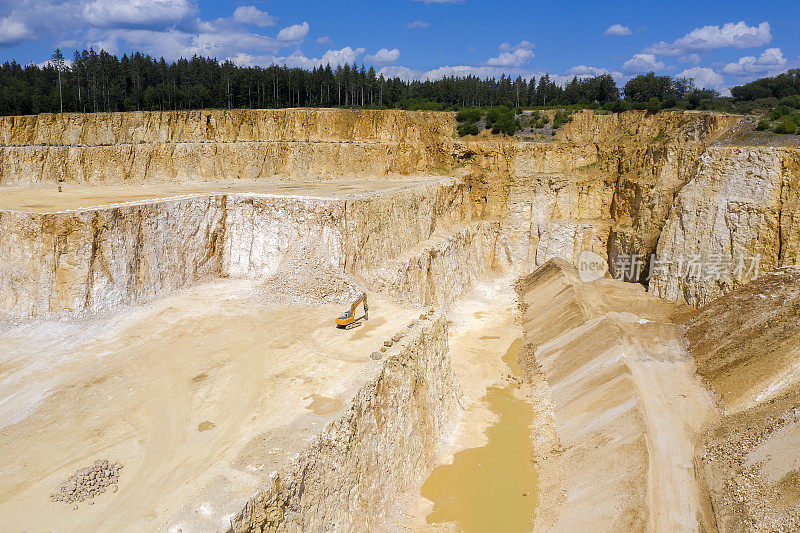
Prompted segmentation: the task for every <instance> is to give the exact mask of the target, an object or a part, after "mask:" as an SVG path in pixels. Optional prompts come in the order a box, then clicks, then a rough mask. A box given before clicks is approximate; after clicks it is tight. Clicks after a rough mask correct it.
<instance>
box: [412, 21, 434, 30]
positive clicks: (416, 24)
mask: <svg viewBox="0 0 800 533" xmlns="http://www.w3.org/2000/svg"><path fill="white" fill-rule="evenodd" d="M430 27H431V23H430V22H425V21H423V20H415V21H414V22H406V28H411V29H412V30H415V29H416V30H421V29H425V28H430Z"/></svg>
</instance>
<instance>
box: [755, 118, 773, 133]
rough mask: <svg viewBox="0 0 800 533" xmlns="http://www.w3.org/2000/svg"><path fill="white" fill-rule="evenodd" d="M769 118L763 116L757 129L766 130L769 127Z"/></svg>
mask: <svg viewBox="0 0 800 533" xmlns="http://www.w3.org/2000/svg"><path fill="white" fill-rule="evenodd" d="M769 124H770V122H769V120H767V119H766V118H762V119H761V120H759V121H758V125H757V126H756V131H765V130H768V129H769Z"/></svg>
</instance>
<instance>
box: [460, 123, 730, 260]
mask: <svg viewBox="0 0 800 533" xmlns="http://www.w3.org/2000/svg"><path fill="white" fill-rule="evenodd" d="M737 120H738V119H737V117H733V116H722V115H712V114H702V113H681V112H669V113H658V114H655V115H646V114H645V113H643V112H630V113H621V114H613V115H595V114H593V113H591V112H581V113H576V114H575V115H573V120H572V122H570V123H568V124H567V125H565V126H564V128H563V130H562V131H561V132H559V134H558V135H557V136H556V137H555V139H553V140H551V141H547V142H544V141H542V142H512V141H490V142H486V141H465V142H461V143H457V144H456V154H457V157H458V160H459V161H460V162H462V164H464V165H465V169H466V170H465V171H464V174H465V177H466V180H467V182H468V184H469V185H470V194H471V200H472V204H473V209H474V211H475V212H476V213H477V214H479V216H481V217H483V218H488V219H492V220H498V221H499V226H498V249H497V253H496V259H497V261H498V265H499V266H502V265H503V264H505V266H506V267H507V268H512V267H511V265H514V267H513V268H514V270H515V271H516V272H518V273H522V274H524V273H527V272H530V271H531V270H532V268H535V267H536V266H538V265H541V264H543V263H544V262H546V261H547V260H549V259H550V258H552V257H561V258H563V259H567V260H569V261H575V260H576V259H577V256H578V254H579V253H580V252H581V251H582V250H592V251H594V252H595V253H598V254H600V255H602V256H604V257H608V260H609V262H610V264H611V267H612V268H611V270H612V273H614V268H613V267H614V265H615V263H616V259H617V257H618V256H620V255H621V254H639V255H641V256H643V257H649V256H650V254H652V253H654V252H655V250H656V244H657V242H658V238H659V235H660V233H661V229H662V227H663V225H664V223H665V221H666V219H667V217H668V215H669V212H670V209H671V205H672V200H673V197H674V195H675V194H676V193H677V191H679V190H680V188H681V187H682V186H683V185H684V184H685V183H686V182H688V180H689V178H690V176H691V175H692V173H693V172H694V170H695V169H696V167H697V159H698V156H699V154H701V153H703V152H704V151H705V149H706V148H707V147H708V146H709V145H710V144H711V143H712V142H713V141H714V139H715V138H717V137H718V136H719V135H720V134H721V133H723V132H724V131H726V130H727V129H729V128H730V127H731V126H732V125H733V124H735V123H736V121H737ZM646 270H647V269H646V268H645V271H646Z"/></svg>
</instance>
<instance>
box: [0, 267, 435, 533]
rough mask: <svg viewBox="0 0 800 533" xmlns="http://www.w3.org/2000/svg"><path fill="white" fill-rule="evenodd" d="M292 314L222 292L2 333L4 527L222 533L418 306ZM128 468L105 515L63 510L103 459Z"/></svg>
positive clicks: (227, 283) (257, 295)
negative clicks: (353, 319)
mask: <svg viewBox="0 0 800 533" xmlns="http://www.w3.org/2000/svg"><path fill="white" fill-rule="evenodd" d="M342 310H343V309H342V308H341V306H339V305H325V306H319V307H313V308H310V307H288V308H277V307H276V306H274V305H272V304H271V303H270V297H269V294H264V293H263V292H259V290H258V288H257V287H256V288H252V285H251V284H250V282H240V281H234V280H219V281H215V282H212V283H208V284H204V285H201V286H198V287H195V288H192V289H190V290H185V291H180V292H178V293H175V294H173V295H170V296H168V297H164V298H162V299H159V300H157V301H156V302H154V303H152V304H148V305H146V306H142V307H138V308H134V309H129V310H125V311H121V312H119V313H117V314H114V315H111V316H109V317H106V318H102V319H96V320H93V321H91V322H80V321H75V322H67V323H63V322H62V323H54V322H47V321H40V322H35V323H27V324H25V325H21V326H16V327H7V328H6V329H3V330H0V390H2V391H3V394H2V399H0V517H2V520H1V521H0V522H1V523H0V530H2V531H21V530H27V531H47V530H51V531H165V530H170V531H177V530H178V529H182V530H183V531H210V530H219V529H222V528H224V527H227V526H228V525H229V517H230V515H232V514H233V513H235V512H238V511H239V510H240V509H241V506H242V505H243V503H244V501H246V498H247V497H248V496H249V495H250V494H251V493H253V492H254V491H255V489H256V487H258V486H259V484H260V483H261V482H262V481H263V480H264V479H265V477H266V476H268V475H269V473H270V471H272V470H274V469H275V468H276V467H277V466H278V465H279V464H281V463H283V462H284V461H285V460H286V459H287V458H288V457H290V456H291V455H293V454H294V453H297V452H298V451H299V450H300V449H301V448H302V446H303V444H304V443H305V441H306V440H307V439H308V438H310V437H311V436H312V435H314V434H316V433H317V432H318V431H319V430H320V429H321V428H322V427H323V426H324V424H326V423H327V422H328V421H329V420H331V419H332V418H333V417H335V416H336V414H337V413H340V412H341V409H342V408H344V407H345V406H346V405H347V404H348V401H349V399H350V398H351V397H352V395H353V393H354V392H355V391H356V390H357V389H358V388H359V387H360V386H361V385H362V384H363V383H364V381H365V380H366V379H368V378H369V377H371V376H372V375H374V373H375V372H377V371H378V369H379V362H377V361H373V360H371V359H370V353H371V352H372V351H374V350H376V349H378V348H379V346H380V345H381V343H382V342H383V341H384V340H385V339H386V338H388V337H389V336H391V335H392V334H393V333H394V332H395V331H396V330H398V329H400V328H401V327H402V325H403V324H406V323H407V322H408V321H409V320H410V319H411V318H412V317H413V316H415V315H416V314H418V313H419V310H416V309H406V308H400V307H397V306H394V305H390V304H389V303H387V302H385V301H381V300H380V299H379V298H373V299H372V300H371V301H370V320H369V322H367V323H366V325H364V326H362V327H360V328H356V329H353V330H349V331H342V330H337V329H335V328H334V327H333V319H334V317H335V316H337V315H338V314H340V313H341V311H342ZM103 458H107V459H110V460H118V461H121V462H122V463H123V464H124V469H123V470H122V473H121V479H120V484H119V491H118V492H116V493H113V494H111V493H106V494H102V495H100V496H98V497H97V498H95V504H94V505H88V504H86V503H82V504H80V505H79V508H78V509H77V510H73V506H72V505H68V504H65V503H60V502H51V501H49V496H50V494H51V493H53V492H55V491H56V490H57V489H58V487H59V486H60V484H61V483H62V482H63V481H64V480H65V479H66V478H67V477H68V476H69V475H70V474H72V473H73V472H75V471H76V470H78V469H80V468H82V467H85V466H88V465H90V464H91V463H92V462H93V461H94V460H96V459H103Z"/></svg>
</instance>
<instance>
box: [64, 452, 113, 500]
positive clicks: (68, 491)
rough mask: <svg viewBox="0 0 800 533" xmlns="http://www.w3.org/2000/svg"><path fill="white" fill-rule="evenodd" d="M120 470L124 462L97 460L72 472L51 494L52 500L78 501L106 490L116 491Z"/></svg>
mask: <svg viewBox="0 0 800 533" xmlns="http://www.w3.org/2000/svg"><path fill="white" fill-rule="evenodd" d="M120 470H122V463H119V462H117V461H108V460H105V459H103V460H99V461H95V462H94V465H93V466H87V467H86V468H81V469H80V470H78V471H77V472H75V473H74V474H72V475H71V476H70V477H69V478H68V479H67V480H66V481H65V482H64V484H63V485H61V488H60V489H59V490H58V492H56V493H55V494H51V495H50V501H54V502H64V503H76V502H83V501H85V500H91V499H92V498H94V497H95V496H97V495H98V494H102V493H104V492H106V490H110V491H111V492H116V491H117V483H118V482H119V471H120ZM92 503H93V502H89V504H92Z"/></svg>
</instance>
